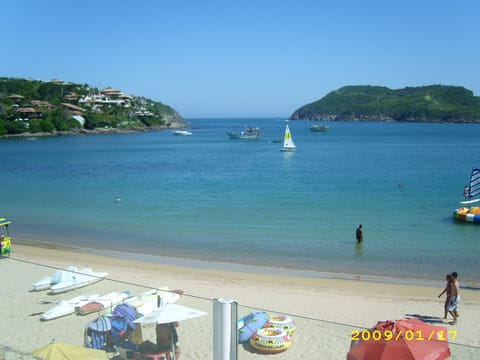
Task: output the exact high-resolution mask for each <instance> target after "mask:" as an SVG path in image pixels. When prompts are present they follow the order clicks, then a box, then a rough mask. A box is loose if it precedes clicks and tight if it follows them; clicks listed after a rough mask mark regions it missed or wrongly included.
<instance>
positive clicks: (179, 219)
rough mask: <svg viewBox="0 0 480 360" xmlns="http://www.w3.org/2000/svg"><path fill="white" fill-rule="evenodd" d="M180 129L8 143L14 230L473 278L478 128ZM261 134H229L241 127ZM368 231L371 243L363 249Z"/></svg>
mask: <svg viewBox="0 0 480 360" xmlns="http://www.w3.org/2000/svg"><path fill="white" fill-rule="evenodd" d="M191 124H192V126H193V130H192V132H193V135H192V136H173V135H172V132H171V131H164V132H151V133H137V134H126V135H88V136H87V135H85V136H68V137H53V138H38V139H36V140H35V141H29V140H23V139H9V140H2V141H0V149H1V150H0V151H1V154H2V157H3V160H4V161H3V164H2V174H3V176H2V188H3V191H2V192H1V193H0V204H1V209H2V210H1V214H0V215H2V216H5V217H8V218H10V219H12V220H13V223H12V226H11V231H12V235H13V236H14V238H15V237H18V238H33V239H40V240H48V241H50V242H57V243H62V244H69V245H76V246H81V247H96V248H100V249H116V250H120V251H122V252H123V253H138V254H150V255H152V254H153V255H160V256H168V257H180V258H193V259H199V260H214V261H219V262H233V263H240V264H247V265H261V266H271V267H282V268H290V269H302V270H310V271H314V272H332V273H347V274H361V275H386V276H393V277H401V278H415V279H435V280H440V281H442V280H443V277H444V274H445V273H447V272H450V271H452V270H455V271H457V272H459V274H460V276H461V279H462V280H464V281H478V279H479V275H480V261H479V255H480V252H479V250H480V226H475V225H472V224H463V223H456V222H454V221H453V219H452V212H453V210H454V209H455V208H456V207H458V206H459V205H458V202H459V201H461V200H462V198H463V186H464V185H465V184H466V183H467V181H468V178H469V174H470V170H471V168H472V167H474V166H480V153H479V150H478V149H479V139H480V126H479V125H469V124H398V123H331V124H329V125H330V131H329V132H327V133H312V132H310V131H309V127H310V126H311V125H312V123H309V122H290V123H289V124H290V129H291V131H292V135H293V139H294V141H295V142H296V144H297V148H298V149H297V151H296V153H294V154H291V153H282V152H280V151H279V150H280V147H281V144H279V143H277V142H274V140H280V139H282V138H283V131H284V128H285V122H284V121H283V120H277V119H228V120H219V119H196V120H192V121H191ZM243 125H252V126H259V127H261V128H262V130H263V132H264V139H263V140H261V141H253V142H248V141H232V140H229V138H228V136H227V134H226V131H227V130H231V129H232V127H233V126H243ZM360 223H362V224H363V226H364V238H365V243H364V245H363V246H361V247H358V246H356V244H355V236H354V232H355V228H356V227H357V226H358V224H360Z"/></svg>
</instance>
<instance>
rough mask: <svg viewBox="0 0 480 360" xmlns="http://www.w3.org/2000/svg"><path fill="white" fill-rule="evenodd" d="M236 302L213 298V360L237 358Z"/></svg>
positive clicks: (233, 359)
mask: <svg viewBox="0 0 480 360" xmlns="http://www.w3.org/2000/svg"><path fill="white" fill-rule="evenodd" d="M237 305H238V304H237V303H236V302H235V301H233V300H232V299H226V298H220V299H214V300H213V360H237V344H238V329H237Z"/></svg>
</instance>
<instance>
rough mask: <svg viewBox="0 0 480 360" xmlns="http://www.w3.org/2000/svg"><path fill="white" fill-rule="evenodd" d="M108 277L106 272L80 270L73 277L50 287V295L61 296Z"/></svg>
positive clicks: (87, 269) (88, 269)
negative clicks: (63, 293)
mask: <svg viewBox="0 0 480 360" xmlns="http://www.w3.org/2000/svg"><path fill="white" fill-rule="evenodd" d="M107 275H108V273H106V272H94V271H92V269H90V268H83V269H80V270H78V272H75V273H73V276H72V277H68V278H66V279H62V280H61V281H59V282H57V283H56V284H55V285H52V286H50V293H51V294H60V293H62V292H66V291H70V290H73V289H78V288H81V287H84V286H87V285H90V284H93V283H96V282H97V281H100V280H102V279H103V278H104V277H105V276H107Z"/></svg>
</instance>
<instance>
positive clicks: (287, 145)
mask: <svg viewBox="0 0 480 360" xmlns="http://www.w3.org/2000/svg"><path fill="white" fill-rule="evenodd" d="M296 148H297V147H296V146H295V143H294V142H293V140H292V134H291V133H290V128H289V127H288V125H287V126H286V127H285V137H284V138H283V148H282V149H281V151H295V149H296Z"/></svg>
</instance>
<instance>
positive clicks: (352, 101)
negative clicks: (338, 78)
mask: <svg viewBox="0 0 480 360" xmlns="http://www.w3.org/2000/svg"><path fill="white" fill-rule="evenodd" d="M290 119H292V120H339V121H341V120H346V121H411V122H480V97H478V96H474V95H473V92H472V91H470V90H468V89H465V88H463V87H460V86H444V85H431V86H421V87H407V88H404V89H399V90H392V89H389V88H386V87H381V86H345V87H342V88H340V89H338V90H336V91H332V92H330V93H329V94H328V95H326V96H325V97H323V98H322V99H320V100H318V101H315V102H313V103H311V104H307V105H305V106H302V107H301V108H299V109H298V110H296V111H295V112H294V113H293V114H292V116H291V117H290Z"/></svg>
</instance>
